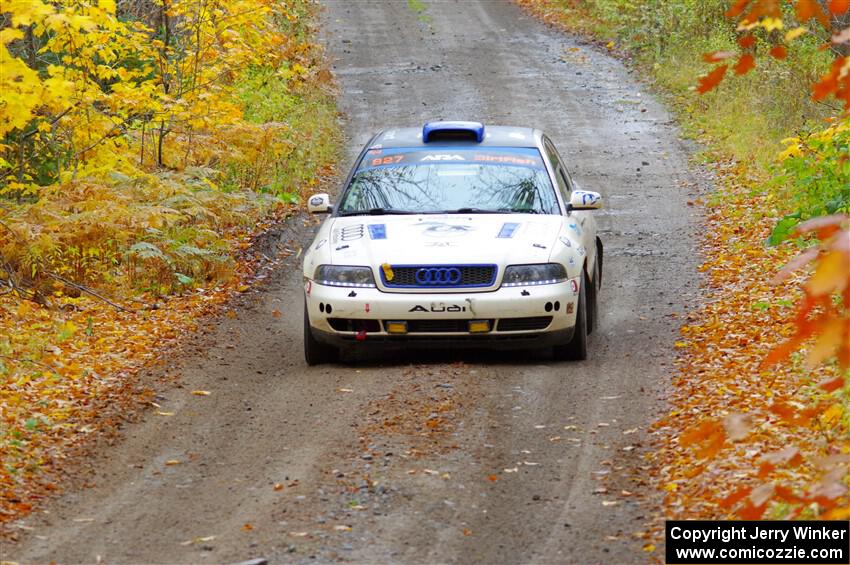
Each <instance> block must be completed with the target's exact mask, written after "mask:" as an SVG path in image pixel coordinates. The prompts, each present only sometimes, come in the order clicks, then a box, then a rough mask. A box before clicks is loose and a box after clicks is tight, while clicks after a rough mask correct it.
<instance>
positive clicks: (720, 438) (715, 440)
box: [697, 429, 726, 459]
mask: <svg viewBox="0 0 850 565" xmlns="http://www.w3.org/2000/svg"><path fill="white" fill-rule="evenodd" d="M725 443H726V431H725V430H722V429H721V430H718V431H717V432H715V433H713V434H711V436H710V437H709V438H708V442H707V443H706V445H705V447H703V448H702V449H701V450H699V451H698V452H697V457H703V458H705V459H711V458H712V457H714V456H715V455H717V454H718V453H719V452H720V450H721V449H722V448H723V445H724V444H725Z"/></svg>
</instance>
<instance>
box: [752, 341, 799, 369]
mask: <svg viewBox="0 0 850 565" xmlns="http://www.w3.org/2000/svg"><path fill="white" fill-rule="evenodd" d="M804 339H805V338H802V337H800V336H794V337H793V338H791V339H789V340H788V341H786V342H783V343H780V344H779V345H777V346H776V347H774V348H773V349H771V350H770V352H769V353H768V354H767V355H766V356H765V358H764V359H762V362H761V364H760V365H759V368H760V369H767V368H769V367H772V366H774V365H776V364H777V363H779V362H780V361H783V360H784V359H786V358H787V357H788V356H789V355H791V354H792V353H793V352H794V351H795V350H796V349H797V348H798V347H800V344H801V343H802V342H803V341H804Z"/></svg>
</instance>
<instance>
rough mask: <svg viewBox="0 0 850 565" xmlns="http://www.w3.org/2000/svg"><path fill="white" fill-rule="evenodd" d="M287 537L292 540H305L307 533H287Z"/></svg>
mask: <svg viewBox="0 0 850 565" xmlns="http://www.w3.org/2000/svg"><path fill="white" fill-rule="evenodd" d="M289 535H291V536H292V537H294V538H306V537H307V532H289Z"/></svg>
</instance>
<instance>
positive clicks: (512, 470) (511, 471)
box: [505, 467, 519, 473]
mask: <svg viewBox="0 0 850 565" xmlns="http://www.w3.org/2000/svg"><path fill="white" fill-rule="evenodd" d="M517 471H519V468H517V467H514V468H512V469H505V473H516V472H517Z"/></svg>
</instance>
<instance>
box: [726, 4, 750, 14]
mask: <svg viewBox="0 0 850 565" xmlns="http://www.w3.org/2000/svg"><path fill="white" fill-rule="evenodd" d="M751 1H752V0H737V2H735V3H734V4H733V5H732V6H730V7H729V9H728V10H726V17H727V18H736V17H738V16H740V15H741V14H743V13H744V10H746V9H747V6H749V5H750V2H751Z"/></svg>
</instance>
